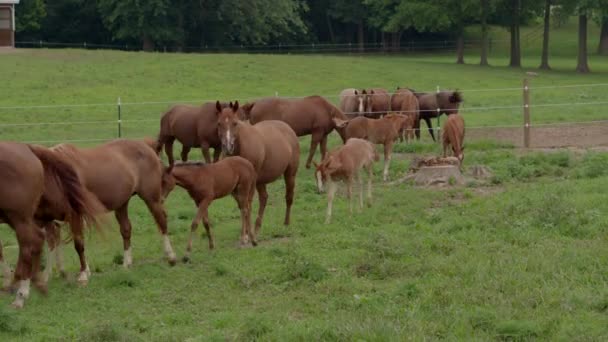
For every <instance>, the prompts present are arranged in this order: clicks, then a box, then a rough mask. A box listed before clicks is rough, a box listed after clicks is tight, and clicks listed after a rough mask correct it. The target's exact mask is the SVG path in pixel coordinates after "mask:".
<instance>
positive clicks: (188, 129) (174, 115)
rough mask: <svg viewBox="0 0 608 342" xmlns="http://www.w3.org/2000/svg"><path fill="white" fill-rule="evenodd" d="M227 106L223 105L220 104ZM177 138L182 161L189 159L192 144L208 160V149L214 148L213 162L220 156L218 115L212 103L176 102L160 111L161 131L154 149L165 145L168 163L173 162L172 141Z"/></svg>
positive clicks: (209, 159) (158, 150) (209, 160)
mask: <svg viewBox="0 0 608 342" xmlns="http://www.w3.org/2000/svg"><path fill="white" fill-rule="evenodd" d="M223 106H226V104H223ZM175 139H177V141H179V142H180V143H181V144H182V153H181V158H182V161H187V160H188V153H189V152H190V149H191V148H192V147H200V148H201V149H202V151H203V157H204V158H205V161H206V162H207V163H210V162H211V158H210V157H209V149H210V148H213V149H214V152H213V161H217V160H218V159H219V155H220V151H221V145H220V141H219V139H218V137H217V116H216V115H215V103H213V102H208V103H205V104H203V105H201V106H189V105H176V106H173V107H171V109H169V111H167V112H166V113H165V114H163V116H162V118H161V119H160V132H159V133H158V141H157V143H156V150H157V152H160V150H161V149H162V148H163V146H164V147H165V153H166V154H167V158H168V159H169V165H173V163H174V159H173V142H174V141H175Z"/></svg>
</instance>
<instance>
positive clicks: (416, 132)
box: [412, 117, 421, 140]
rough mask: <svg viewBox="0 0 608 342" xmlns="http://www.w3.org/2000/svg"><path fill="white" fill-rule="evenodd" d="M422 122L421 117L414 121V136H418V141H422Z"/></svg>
mask: <svg viewBox="0 0 608 342" xmlns="http://www.w3.org/2000/svg"><path fill="white" fill-rule="evenodd" d="M420 120H421V118H420V117H418V118H417V119H416V120H414V135H415V136H416V140H420ZM412 139H413V138H412Z"/></svg>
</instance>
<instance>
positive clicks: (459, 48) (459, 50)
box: [456, 28, 464, 64]
mask: <svg viewBox="0 0 608 342" xmlns="http://www.w3.org/2000/svg"><path fill="white" fill-rule="evenodd" d="M456 55H457V56H458V57H457V59H456V64H464V28H461V29H459V33H458V38H457V40H456Z"/></svg>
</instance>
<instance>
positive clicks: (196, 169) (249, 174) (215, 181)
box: [163, 156, 257, 261]
mask: <svg viewBox="0 0 608 342" xmlns="http://www.w3.org/2000/svg"><path fill="white" fill-rule="evenodd" d="M169 170H170V176H169V178H170V179H169V180H166V182H165V185H164V189H163V192H164V193H165V196H166V195H168V194H169V192H171V191H172V190H173V188H174V187H175V185H178V186H180V187H182V188H184V189H186V191H188V194H189V195H190V197H191V198H192V199H193V200H194V203H195V204H196V205H197V207H198V211H197V213H196V216H195V218H194V220H192V225H191V227H190V238H189V239H188V245H187V247H186V256H185V257H184V261H187V260H189V258H190V252H191V251H192V238H193V236H194V233H195V232H196V229H197V228H198V224H199V222H200V220H201V219H202V220H203V224H204V225H205V230H206V231H207V236H208V237H209V249H213V248H214V247H215V242H214V239H213V235H212V234H211V225H210V223H209V216H208V212H207V208H208V207H209V205H210V204H211V202H213V200H216V199H218V198H222V197H225V196H228V195H229V194H232V197H234V199H235V200H236V202H237V203H238V205H239V209H240V210H241V246H245V245H246V244H247V243H248V241H247V237H248V236H249V239H251V243H252V244H253V245H254V246H256V245H257V242H256V239H255V234H254V232H253V230H252V229H251V202H252V200H253V194H254V193H255V181H256V173H255V169H254V168H253V165H252V164H251V163H250V162H249V161H248V160H247V159H245V158H242V157H238V156H237V157H227V158H224V159H222V160H220V161H218V162H217V163H214V164H202V163H182V164H175V167H174V168H173V169H169ZM171 178H172V179H171Z"/></svg>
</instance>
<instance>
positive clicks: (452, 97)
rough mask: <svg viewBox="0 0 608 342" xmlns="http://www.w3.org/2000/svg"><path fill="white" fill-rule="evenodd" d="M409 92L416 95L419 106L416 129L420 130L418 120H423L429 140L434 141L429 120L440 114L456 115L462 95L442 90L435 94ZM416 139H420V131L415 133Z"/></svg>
mask: <svg viewBox="0 0 608 342" xmlns="http://www.w3.org/2000/svg"><path fill="white" fill-rule="evenodd" d="M409 91H411V92H412V93H414V95H416V97H417V98H418V103H419V104H420V119H418V124H417V127H418V128H420V120H424V121H425V122H426V126H427V127H428V129H429V134H430V135H431V138H433V141H435V133H433V124H432V123H431V119H432V118H436V117H439V116H440V115H441V114H446V115H450V114H454V113H457V112H458V108H459V107H460V103H461V102H462V94H461V93H460V92H459V91H458V90H455V91H451V90H443V91H440V92H436V93H419V92H416V91H415V90H412V89H409ZM416 137H417V138H420V130H417V131H416Z"/></svg>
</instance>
